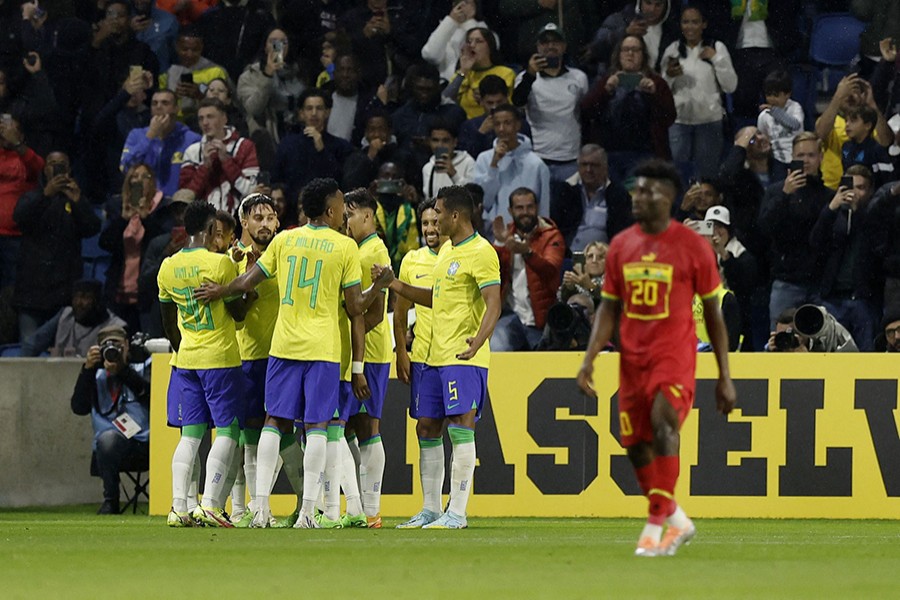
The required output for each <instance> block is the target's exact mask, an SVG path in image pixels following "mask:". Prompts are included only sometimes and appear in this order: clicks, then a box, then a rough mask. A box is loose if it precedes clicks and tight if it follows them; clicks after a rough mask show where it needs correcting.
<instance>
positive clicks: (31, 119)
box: [0, 52, 71, 156]
mask: <svg viewBox="0 0 900 600" xmlns="http://www.w3.org/2000/svg"><path fill="white" fill-rule="evenodd" d="M32 61H33V62H34V64H31V63H32ZM43 64H44V63H43V61H42V60H41V57H40V55H39V54H38V53H37V52H29V53H28V56H27V57H26V58H24V59H23V60H22V67H23V69H24V71H25V74H22V76H20V77H18V78H11V77H9V76H8V74H7V73H6V72H4V71H2V70H0V114H13V115H16V117H17V119H18V120H19V123H20V125H21V126H22V132H23V133H24V134H25V137H27V138H28V141H29V146H30V147H31V148H33V149H34V151H35V152H37V153H38V154H39V155H40V156H45V155H46V154H47V152H49V151H50V150H51V149H54V148H56V146H54V144H69V143H70V142H71V139H70V138H71V134H65V133H63V129H64V126H63V124H62V122H61V121H60V118H59V112H60V108H59V104H58V103H57V101H56V97H55V95H54V92H53V85H52V82H51V81H50V79H49V77H48V76H47V73H46V71H45V70H44V68H43ZM10 73H15V71H12V70H10Z"/></svg>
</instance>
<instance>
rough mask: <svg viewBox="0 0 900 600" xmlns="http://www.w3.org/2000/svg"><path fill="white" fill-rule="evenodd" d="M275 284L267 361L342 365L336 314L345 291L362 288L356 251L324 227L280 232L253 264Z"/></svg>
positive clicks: (343, 236) (318, 226)
mask: <svg viewBox="0 0 900 600" xmlns="http://www.w3.org/2000/svg"><path fill="white" fill-rule="evenodd" d="M256 264H257V265H259V267H260V269H262V271H263V273H265V275H266V276H267V277H269V278H273V277H274V278H276V279H277V281H278V297H279V299H280V300H279V302H280V304H279V307H278V319H277V320H276V322H275V333H274V335H273V336H272V347H271V349H270V350H269V354H270V355H271V356H275V357H277V358H285V359H289V360H304V361H313V360H318V361H327V362H334V363H340V362H341V335H340V328H339V326H338V321H339V319H338V315H339V312H338V311H340V310H342V309H341V299H342V298H343V289H344V288H348V287H351V286H354V285H357V284H359V283H360V277H361V271H360V266H359V249H358V248H357V247H356V242H354V241H353V240H352V239H350V238H349V237H347V236H345V235H343V234H340V233H338V232H336V231H333V230H332V229H330V228H329V227H326V226H322V225H312V224H308V225H304V226H303V227H300V228H297V229H289V230H287V231H282V232H281V233H279V234H278V235H276V236H275V239H273V240H272V242H271V243H270V244H269V247H268V248H267V249H266V252H265V254H263V255H262V256H261V257H260V259H259V260H258V261H257V262H256Z"/></svg>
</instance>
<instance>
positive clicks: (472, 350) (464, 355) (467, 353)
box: [456, 337, 482, 360]
mask: <svg viewBox="0 0 900 600" xmlns="http://www.w3.org/2000/svg"><path fill="white" fill-rule="evenodd" d="M476 342H477V340H476V339H475V338H473V337H470V338H466V343H467V344H468V345H469V347H468V348H466V349H465V350H463V351H462V352H460V353H459V354H457V355H456V358H458V359H459V360H471V359H472V358H473V357H474V356H475V355H476V354H477V353H478V350H479V349H481V346H482V344H476Z"/></svg>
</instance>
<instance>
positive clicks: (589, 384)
mask: <svg viewBox="0 0 900 600" xmlns="http://www.w3.org/2000/svg"><path fill="white" fill-rule="evenodd" d="M575 381H576V382H577V383H578V387H579V388H581V393H582V394H584V395H586V396H589V397H591V398H596V397H597V392H596V391H595V390H594V363H593V361H590V362H588V361H587V360H585V361H584V362H583V363H582V364H581V368H580V369H579V370H578V375H577V377H576V378H575Z"/></svg>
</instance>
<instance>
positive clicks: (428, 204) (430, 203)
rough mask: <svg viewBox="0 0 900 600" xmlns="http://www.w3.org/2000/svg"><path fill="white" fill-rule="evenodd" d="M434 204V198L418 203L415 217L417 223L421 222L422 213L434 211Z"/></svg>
mask: <svg viewBox="0 0 900 600" xmlns="http://www.w3.org/2000/svg"><path fill="white" fill-rule="evenodd" d="M434 204H435V199H434V198H430V199H428V200H423V201H421V202H419V206H418V207H416V217H417V218H418V220H419V223H421V222H422V213H424V212H425V211H426V210H434Z"/></svg>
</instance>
